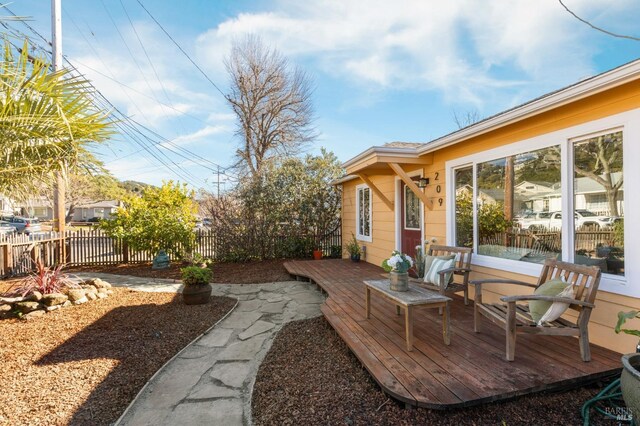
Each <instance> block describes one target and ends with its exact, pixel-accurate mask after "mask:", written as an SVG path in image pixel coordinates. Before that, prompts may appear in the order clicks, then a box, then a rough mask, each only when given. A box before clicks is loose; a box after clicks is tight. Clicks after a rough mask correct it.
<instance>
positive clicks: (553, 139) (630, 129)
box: [445, 109, 640, 297]
mask: <svg viewBox="0 0 640 426" xmlns="http://www.w3.org/2000/svg"><path fill="white" fill-rule="evenodd" d="M619 130H622V131H623V162H624V164H623V179H624V182H625V184H624V186H625V188H627V192H628V188H630V187H636V186H638V185H640V167H638V166H637V165H638V164H640V109H634V110H631V111H626V112H623V113H620V114H615V115H611V116H609V117H605V118H602V119H598V120H594V121H591V122H588V123H584V124H580V125H577V126H572V127H568V128H565V129H561V130H558V131H554V132H550V133H547V134H544V135H540V136H537V137H534V138H530V139H527V140H523V141H519V142H515V143H512V144H509V145H504V146H501V147H498V148H494V149H489V150H486V151H483V152H479V153H477V154H473V155H469V156H465V157H460V158H456V159H453V160H450V161H447V162H446V163H445V170H446V176H447V184H446V185H447V191H448V193H449V194H452V195H451V196H449V197H447V199H448V201H447V211H446V223H447V225H446V230H447V242H448V244H454V240H453V236H454V235H455V182H454V172H455V169H458V168H460V167H462V166H465V165H467V166H468V165H473V177H474V182H473V184H474V211H477V209H476V198H477V194H476V193H475V191H477V182H476V175H477V173H476V165H477V164H478V163H482V162H486V161H490V160H494V159H498V158H503V157H506V156H509V155H515V154H518V153H522V152H527V151H534V150H538V149H541V148H545V147H549V146H554V145H560V147H561V161H562V164H563V165H564V167H562V169H561V193H562V210H563V211H568V212H571V211H573V207H574V194H573V170H572V169H573V168H572V167H571V166H569V165H571V164H573V158H572V156H573V145H572V144H573V143H574V142H575V141H579V140H584V139H588V138H589V137H591V136H595V135H598V134H603V133H610V132H612V131H619ZM622 203H623V209H624V212H625V213H628V212H638V213H637V214H640V197H630V196H628V197H624V199H623V201H622ZM633 214H634V215H635V216H634V217H637V214H636V213H633ZM562 216H563V218H562V229H563V230H569V229H573V218H572V215H567V214H564V215H562ZM625 216H629V220H626V221H625V259H627V262H626V263H625V276H618V275H611V274H606V273H605V274H603V278H602V280H601V284H600V288H601V289H602V290H604V291H609V292H612V293H617V294H621V295H626V296H632V297H640V283H638V280H639V279H640V264H638V262H634V261H633V259H639V258H640V257H639V256H640V240H638V239H637V238H635V239H634V238H633V236H634V235H639V234H640V221H636V220H630V219H631V215H630V214H625ZM475 220H476V215H474V229H477V223H476V222H475ZM477 243H478V241H477V232H474V247H477ZM562 256H563V259H565V260H568V261H572V260H573V257H574V233H573V232H566V231H565V232H563V236H562ZM473 264H475V265H478V266H485V267H489V268H495V269H503V270H508V271H511V272H516V273H521V274H524V275H531V276H538V275H539V274H540V271H541V269H542V266H541V265H539V264H535V263H527V262H522V261H517V260H509V259H501V258H497V257H491V256H483V255H478V254H476V255H474V257H473Z"/></svg>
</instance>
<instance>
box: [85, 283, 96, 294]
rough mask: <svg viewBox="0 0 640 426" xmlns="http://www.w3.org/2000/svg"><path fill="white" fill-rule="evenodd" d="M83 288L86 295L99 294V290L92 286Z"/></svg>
mask: <svg viewBox="0 0 640 426" xmlns="http://www.w3.org/2000/svg"><path fill="white" fill-rule="evenodd" d="M83 288H84V293H85V294H89V293H93V294H97V293H98V289H97V288H95V287H94V286H92V285H87V286H84V287H83Z"/></svg>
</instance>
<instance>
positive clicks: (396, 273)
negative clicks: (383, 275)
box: [382, 250, 413, 291]
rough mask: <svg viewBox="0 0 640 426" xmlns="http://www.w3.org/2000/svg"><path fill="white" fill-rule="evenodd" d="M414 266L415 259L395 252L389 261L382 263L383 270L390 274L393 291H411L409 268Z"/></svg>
mask: <svg viewBox="0 0 640 426" xmlns="http://www.w3.org/2000/svg"><path fill="white" fill-rule="evenodd" d="M412 266H413V259H411V257H410V256H409V255H407V254H404V253H400V252H399V251H397V250H394V251H393V252H392V253H391V257H390V258H389V259H385V260H384V261H383V262H382V269H384V270H385V271H387V272H389V281H390V282H391V286H390V288H391V290H393V291H407V290H409V268H411V267H412Z"/></svg>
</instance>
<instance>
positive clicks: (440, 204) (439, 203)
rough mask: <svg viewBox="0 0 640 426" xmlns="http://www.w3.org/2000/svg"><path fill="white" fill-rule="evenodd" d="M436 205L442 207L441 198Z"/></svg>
mask: <svg viewBox="0 0 640 426" xmlns="http://www.w3.org/2000/svg"><path fill="white" fill-rule="evenodd" d="M438 205H439V206H442V198H438Z"/></svg>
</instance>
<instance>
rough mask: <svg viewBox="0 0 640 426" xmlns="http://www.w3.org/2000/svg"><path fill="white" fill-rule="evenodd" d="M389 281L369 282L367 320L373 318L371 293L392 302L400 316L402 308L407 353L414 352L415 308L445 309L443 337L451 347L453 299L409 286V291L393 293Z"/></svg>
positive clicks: (366, 285) (365, 283) (366, 290)
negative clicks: (450, 333) (450, 319)
mask: <svg viewBox="0 0 640 426" xmlns="http://www.w3.org/2000/svg"><path fill="white" fill-rule="evenodd" d="M389 284H390V283H389V280H388V279H387V280H367V281H364V285H365V312H366V316H367V319H369V318H370V316H371V292H372V291H373V292H375V293H376V294H379V295H380V296H382V297H384V298H386V299H389V300H391V301H392V302H393V303H394V304H395V305H396V312H397V314H398V315H400V307H401V306H402V307H403V308H404V323H405V338H406V339H407V351H412V350H413V308H415V307H416V306H428V307H430V308H443V314H442V337H443V339H444V343H445V344H446V345H449V344H450V343H451V339H450V337H449V327H450V326H449V317H450V306H449V305H450V302H451V298H450V297H447V296H443V295H441V294H440V293H437V292H435V291H431V290H427V289H424V288H420V287H418V286H416V285H414V284H409V290H408V291H393V290H391V289H390V288H389Z"/></svg>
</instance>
